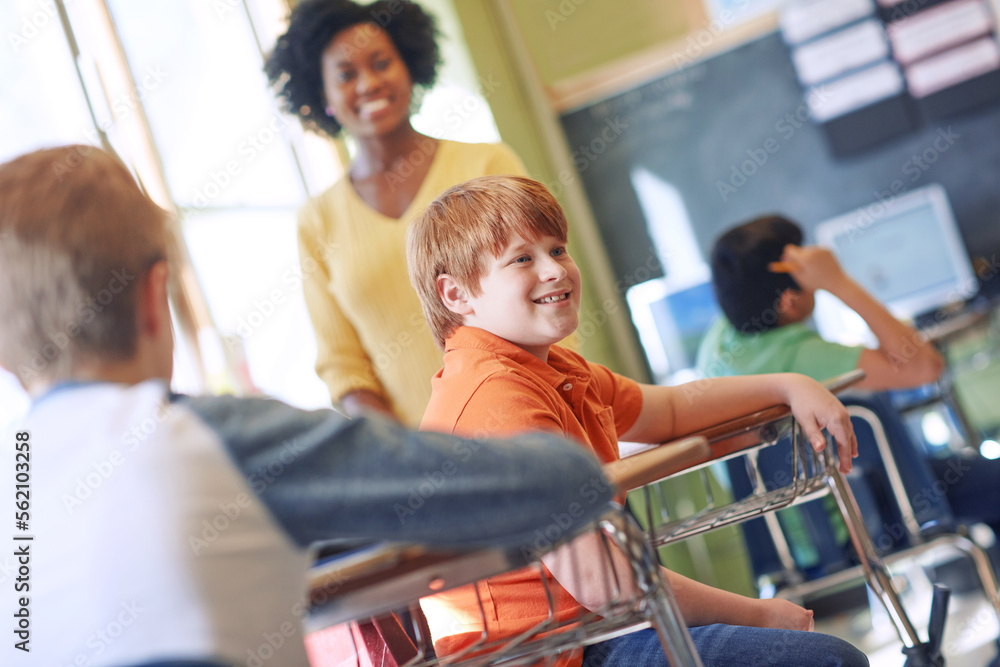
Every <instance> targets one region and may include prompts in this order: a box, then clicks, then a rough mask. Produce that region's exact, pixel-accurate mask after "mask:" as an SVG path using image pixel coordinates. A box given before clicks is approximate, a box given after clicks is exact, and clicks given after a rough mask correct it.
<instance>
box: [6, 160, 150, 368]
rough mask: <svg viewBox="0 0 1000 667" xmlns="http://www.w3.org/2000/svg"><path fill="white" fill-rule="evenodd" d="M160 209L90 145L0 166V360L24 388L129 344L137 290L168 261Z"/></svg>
mask: <svg viewBox="0 0 1000 667" xmlns="http://www.w3.org/2000/svg"><path fill="white" fill-rule="evenodd" d="M164 223H165V214H164V211H163V210H162V209H160V208H159V207H158V206H156V204H154V203H153V202H152V201H151V200H150V199H149V198H147V197H146V196H145V195H144V194H143V193H142V191H141V190H140V189H139V187H138V185H137V184H136V182H135V180H134V179H133V178H132V175H131V174H130V173H129V171H128V169H126V168H125V166H124V165H123V164H122V163H121V162H120V161H119V160H118V159H117V158H115V157H113V156H112V155H109V154H108V153H105V152H103V151H101V150H99V149H97V148H94V147H92V146H85V145H78V146H63V147H60V148H51V149H46V150H40V151H35V152H33V153H28V154H25V155H22V156H21V157H18V158H16V159H14V160H12V161H10V162H8V163H6V164H3V165H0V302H2V303H3V304H4V308H5V310H6V312H7V316H6V317H4V318H2V319H0V364H2V365H4V366H5V367H6V368H7V369H8V370H10V371H11V372H13V373H15V374H16V375H18V377H19V378H20V380H21V382H22V384H25V385H26V386H27V385H28V384H29V383H32V382H33V381H35V380H36V379H41V380H44V381H46V382H53V381H57V380H61V379H66V378H69V377H72V375H73V372H74V370H75V369H76V368H77V367H78V366H79V364H80V363H81V361H82V360H84V359H97V360H105V361H121V360H127V359H130V358H131V357H132V355H134V353H135V350H136V294H137V290H136V287H137V285H138V283H139V282H140V281H141V280H143V278H144V275H145V274H146V272H147V271H148V270H149V268H150V267H151V266H152V265H153V264H154V263H156V262H157V261H159V260H161V259H165V257H166V233H165V224H164Z"/></svg>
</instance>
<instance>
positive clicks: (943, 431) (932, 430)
mask: <svg viewBox="0 0 1000 667" xmlns="http://www.w3.org/2000/svg"><path fill="white" fill-rule="evenodd" d="M920 430H921V431H923V433H924V439H925V440H926V441H927V443H928V444H930V445H933V446H934V447H944V446H945V445H947V444H948V440H950V439H951V429H950V428H948V424H947V422H945V420H944V417H942V416H941V414H940V413H939V412H928V413H927V414H925V415H924V416H923V419H921V421H920Z"/></svg>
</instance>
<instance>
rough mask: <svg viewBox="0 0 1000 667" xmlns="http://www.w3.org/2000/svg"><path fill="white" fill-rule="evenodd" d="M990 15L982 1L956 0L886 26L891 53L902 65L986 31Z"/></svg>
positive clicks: (990, 26)
mask: <svg viewBox="0 0 1000 667" xmlns="http://www.w3.org/2000/svg"><path fill="white" fill-rule="evenodd" d="M992 29H993V17H992V16H991V14H990V10H989V8H988V7H987V6H986V4H985V2H983V0H955V1H954V2H949V3H946V4H943V5H938V6H937V7H931V8H930V9H926V10H924V11H922V12H918V13H916V14H914V15H913V16H909V17H907V18H904V19H900V20H899V21H894V22H892V23H890V24H889V25H888V26H886V32H887V33H888V35H889V41H890V42H892V49H893V53H894V55H895V57H896V60H898V61H899V62H900V63H902V64H903V65H908V64H910V63H913V62H915V61H917V60H919V59H921V58H924V57H926V56H929V55H931V54H933V53H937V52H938V51H943V50H945V49H948V48H950V47H952V46H956V45H958V44H961V43H962V42H967V41H969V40H970V39H973V38H975V37H979V36H981V35H985V34H988V33H989V32H991V31H992Z"/></svg>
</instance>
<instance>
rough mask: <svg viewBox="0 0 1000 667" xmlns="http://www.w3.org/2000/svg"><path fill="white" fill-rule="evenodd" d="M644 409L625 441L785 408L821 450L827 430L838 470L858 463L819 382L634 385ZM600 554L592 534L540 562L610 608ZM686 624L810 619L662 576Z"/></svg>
mask: <svg viewBox="0 0 1000 667" xmlns="http://www.w3.org/2000/svg"><path fill="white" fill-rule="evenodd" d="M639 388H640V391H641V392H642V399H643V404H642V408H641V410H640V411H639V416H638V418H637V419H636V421H635V423H634V424H633V425H632V426H631V427H630V428H629V429H628V430H627V431H626V432H625V433H624V434H623V435H622V438H621V439H623V440H629V441H634V442H652V443H656V442H665V441H667V440H671V439H674V438H676V437H678V436H679V435H681V434H684V433H691V432H694V431H698V430H702V429H704V428H707V427H709V426H713V425H715V424H719V423H721V422H724V421H727V420H729V419H733V418H736V417H740V416H743V415H746V414H749V413H752V412H755V411H757V410H761V409H763V408H766V407H769V406H772V405H776V404H780V403H785V404H788V405H789V406H790V407H791V409H792V414H793V415H794V416H795V418H796V419H797V420H798V421H799V423H800V424H801V425H802V426H803V429H804V431H805V433H806V437H808V438H809V440H810V442H811V443H812V444H813V446H814V447H815V448H816V449H817V450H820V449H822V448H823V447H824V446H825V444H826V440H825V438H824V437H823V435H822V430H823V429H824V428H825V429H827V430H829V432H830V434H831V435H833V436H834V438H835V439H836V441H837V446H838V450H839V453H840V469H841V470H842V471H844V472H848V471H849V470H850V468H851V458H852V457H854V456H857V440H856V439H855V437H854V431H853V429H852V428H851V422H850V417H849V416H848V414H847V411H846V409H845V408H844V406H843V405H842V404H841V403H840V401H838V400H837V398H836V397H835V396H833V394H831V393H830V392H829V391H827V389H826V388H825V387H823V386H822V385H821V384H820V383H818V382H816V381H815V380H812V379H810V378H807V377H805V376H804V375H798V374H795V373H780V374H771V375H759V376H752V377H731V378H713V379H707V380H699V381H697V382H693V383H689V384H686V385H681V386H678V387H660V386H652V385H639ZM603 553H604V552H603V548H602V547H601V545H600V544H599V543H598V541H597V537H596V536H595V535H593V534H587V535H584V536H582V537H580V538H578V539H577V540H575V541H574V542H572V543H570V544H568V545H566V546H564V547H562V548H560V549H557V550H556V551H554V552H552V553H551V554H549V555H547V556H545V557H543V562H544V563H545V565H546V566H547V567H548V568H549V570H550V571H551V572H552V573H553V575H554V576H555V577H556V578H557V579H558V580H559V583H560V584H562V586H563V587H564V588H566V590H568V591H569V592H570V594H572V595H573V597H574V598H576V600H577V601H578V602H580V604H582V605H584V606H585V607H587V608H588V609H591V610H597V609H599V608H600V607H601V605H602V604H606V603H607V602H608V600H607V598H606V591H604V590H602V588H601V587H595V586H594V585H593V582H594V581H601V580H602V578H601V577H600V576H599V575H600V572H601V571H602V570H603V569H605V568H606V567H607V563H606V558H605V557H604V556H603ZM611 555H612V558H613V559H614V560H615V567H616V568H617V569H618V571H624V570H622V569H621V568H627V567H628V565H627V561H626V560H625V558H624V556H623V555H622V554H621V553H620V552H618V551H617V549H614V548H612V549H611ZM662 574H663V576H664V577H665V578H666V579H667V581H668V582H669V584H670V586H671V588H672V589H673V591H674V595H675V597H676V598H677V603H678V605H679V606H680V609H681V612H682V613H683V615H684V618H685V620H686V621H687V623H688V624H689V625H693V626H698V625H708V624H712V623H726V624H730V625H746V626H754V627H767V628H783V629H790V630H811V629H812V627H813V620H812V612H811V611H807V610H805V609H803V608H802V607H799V606H798V605H795V604H793V603H791V602H788V601H786V600H778V599H771V600H758V599H753V598H748V597H745V596H742V595H738V594H735V593H730V592H727V591H723V590H720V589H717V588H714V587H712V586H707V585H705V584H702V583H699V582H697V581H694V580H692V579H689V578H687V577H684V576H682V575H679V574H677V573H675V572H671V571H670V570H667V569H665V568H664V569H662Z"/></svg>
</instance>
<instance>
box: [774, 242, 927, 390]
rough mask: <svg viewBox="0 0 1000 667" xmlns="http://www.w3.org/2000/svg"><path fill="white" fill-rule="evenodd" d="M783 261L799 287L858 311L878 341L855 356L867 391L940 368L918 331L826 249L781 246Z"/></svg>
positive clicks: (918, 379) (909, 383)
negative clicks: (831, 298) (876, 344)
mask: <svg viewBox="0 0 1000 667" xmlns="http://www.w3.org/2000/svg"><path fill="white" fill-rule="evenodd" d="M782 261H783V262H786V263H787V264H788V266H789V268H790V269H791V270H790V271H789V275H790V276H791V277H792V278H794V279H795V281H796V282H797V283H798V284H799V286H800V287H802V289H803V290H807V291H808V292H810V293H811V292H814V291H815V290H817V289H822V290H826V291H827V292H829V293H830V294H832V295H834V296H835V297H837V298H838V299H840V300H841V301H843V302H844V304H845V305H846V306H847V307H848V308H850V309H851V310H853V311H854V312H856V313H857V314H858V315H859V316H860V317H861V319H863V320H864V321H865V324H867V325H868V328H869V329H871V331H872V333H873V334H874V335H875V338H876V339H877V340H878V344H879V346H878V348H877V349H866V350H864V351H863V352H862V353H861V357H860V358H859V360H858V368H860V369H861V370H863V371H865V379H864V380H863V381H862V382H861V383H859V384H858V387H859V388H865V389H876V390H878V389H891V388H896V387H913V386H917V385H921V384H925V383H927V382H933V381H934V380H936V379H937V378H938V376H940V375H941V372H942V371H943V370H944V360H943V359H942V357H941V354H940V353H939V352H938V351H937V350H936V349H935V348H934V345H933V344H931V343H930V342H929V341H928V340H927V339H926V338H925V337H923V336H921V335H920V333H919V332H918V331H915V330H914V329H913V328H912V327H910V326H909V325H907V324H904V323H903V322H900V321H899V320H897V319H896V318H895V317H894V316H893V315H892V313H890V312H889V311H888V310H887V309H886V307H885V306H883V305H882V304H881V303H879V302H878V300H876V299H875V298H874V297H872V295H871V294H869V293H868V292H867V291H866V290H865V289H864V288H863V287H861V285H859V284H858V283H857V282H856V281H855V280H853V279H852V278H851V277H850V276H848V275H847V274H846V273H844V271H843V269H842V268H841V266H840V264H839V263H838V262H837V258H836V257H835V256H834V255H833V253H832V252H830V250H828V249H826V248H823V247H820V246H801V247H800V246H796V245H789V246H786V247H785V250H784V254H783V255H782Z"/></svg>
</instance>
